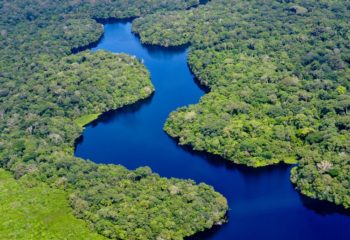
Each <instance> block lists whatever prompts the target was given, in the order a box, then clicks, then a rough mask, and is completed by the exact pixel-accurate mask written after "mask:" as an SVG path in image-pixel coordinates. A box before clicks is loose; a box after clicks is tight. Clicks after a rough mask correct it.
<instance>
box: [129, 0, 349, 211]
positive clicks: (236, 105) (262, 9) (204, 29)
mask: <svg viewBox="0 0 350 240" xmlns="http://www.w3.org/2000/svg"><path fill="white" fill-rule="evenodd" d="M349 19H350V2H349V1H344V0H335V1H326V0H323V1H318V0H303V1H301V0H266V1H258V0H252V1H241V0H237V1H232V0H212V1H210V2H209V3H207V4H206V5H204V6H199V7H198V8H193V9H187V10H178V11H172V12H171V13H166V14H165V13H155V14H152V15H147V16H145V17H141V18H138V19H136V20H135V21H134V24H133V31H134V32H136V33H137V34H139V35H140V37H141V40H142V41H143V42H144V43H148V44H158V45H163V46H178V45H183V44H191V48H190V52H189V65H190V67H191V69H192V71H193V72H194V74H195V75H196V77H197V78H198V79H199V81H200V82H201V83H202V84H204V85H206V86H208V87H209V88H210V92H209V93H208V94H206V95H205V96H204V97H203V98H202V99H201V100H200V102H199V103H198V104H196V105H191V106H187V107H183V108H180V109H178V110H177V111H176V112H173V113H172V114H171V116H170V118H169V119H168V121H167V122H166V124H165V127H164V128H165V130H166V131H167V132H168V133H169V134H170V135H171V136H173V137H176V138H178V139H179V143H180V144H186V145H191V146H192V147H193V148H194V149H195V150H201V151H207V152H210V153H214V154H217V155H221V156H222V157H224V158H226V159H228V160H230V161H233V162H235V163H239V164H245V165H248V166H253V167H261V166H266V165H272V164H278V163H280V162H284V163H296V167H295V168H293V170H292V175H291V179H292V181H293V183H295V185H296V187H297V189H298V190H300V191H301V192H302V193H303V194H305V195H307V196H309V197H312V198H317V199H321V200H327V201H330V202H333V203H335V204H338V205H342V206H344V207H345V208H349V207H350V174H349V173H350V157H349V153H350V132H349V130H350V115H349V110H350V93H349V90H350V68H349V64H350V25H349Z"/></svg>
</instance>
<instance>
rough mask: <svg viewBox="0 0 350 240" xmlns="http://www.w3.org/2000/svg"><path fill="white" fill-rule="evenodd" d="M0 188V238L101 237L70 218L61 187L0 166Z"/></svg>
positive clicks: (71, 216)
mask: <svg viewBox="0 0 350 240" xmlns="http://www.w3.org/2000/svg"><path fill="white" fill-rule="evenodd" d="M0 191H1V195H0V210H1V216H0V220H1V221H0V238H1V239H23V240H35V239H105V238H103V237H102V236H101V235H98V234H97V233H91V230H90V229H89V228H88V226H87V225H86V223H85V222H84V221H83V220H78V219H76V218H75V217H74V215H73V212H72V209H71V208H70V207H69V202H68V201H67V193H66V192H65V191H63V190H59V189H53V188H50V187H49V186H47V184H44V183H41V182H36V183H34V182H33V181H27V180H26V178H22V179H21V180H19V181H16V180H15V179H14V178H13V176H11V174H10V173H9V172H6V171H4V170H2V169H0ZM43 196H45V197H43ZM72 226H74V227H73V228H72Z"/></svg>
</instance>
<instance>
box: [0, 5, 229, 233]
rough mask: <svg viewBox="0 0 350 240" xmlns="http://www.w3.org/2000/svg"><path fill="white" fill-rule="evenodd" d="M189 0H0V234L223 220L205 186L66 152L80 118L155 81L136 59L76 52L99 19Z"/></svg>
mask: <svg viewBox="0 0 350 240" xmlns="http://www.w3.org/2000/svg"><path fill="white" fill-rule="evenodd" d="M198 4H199V2H198V1H196V0H190V1H186V0H185V1H182V0H181V1H180V0H178V1H158V0H154V1H137V0H136V1H65V0H60V1H59V0H54V1H51V0H50V1H49V0H47V1H45V0H40V1H39V0H25V1H23V0H16V1H0V19H1V20H0V46H1V48H0V56H1V57H0V166H1V168H3V169H4V170H1V172H0V181H1V182H0V183H1V184H0V188H1V192H2V193H3V194H1V197H0V203H1V224H0V226H1V227H0V229H1V231H0V238H2V239H66V238H70V239H81V238H84V239H102V238H103V237H107V238H112V239H156V238H157V239H182V238H183V237H185V236H189V235H193V234H194V233H196V232H198V231H202V230H204V229H206V228H210V227H212V226H213V225H214V224H219V223H222V222H223V221H224V218H225V213H226V211H227V203H226V199H225V198H224V197H223V196H222V195H221V194H219V193H217V192H215V191H214V189H213V188H212V187H210V186H208V185H205V184H203V183H202V184H199V185H197V184H196V183H194V182H193V181H191V180H179V179H166V178H162V177H160V176H159V175H157V174H155V173H152V171H151V170H150V169H149V168H147V167H143V168H138V169H136V170H134V171H131V170H127V169H126V168H124V167H122V166H117V165H103V164H95V163H93V162H91V161H88V160H84V159H79V158H75V157H74V155H73V154H74V144H75V140H76V139H77V138H78V137H79V136H80V135H81V133H82V131H83V126H84V125H86V124H87V123H89V122H91V121H92V120H94V119H96V118H97V117H98V116H99V115H100V114H101V113H103V112H106V111H109V110H113V109H117V108H120V107H122V106H125V105H128V104H131V103H134V102H136V101H139V100H141V99H144V98H147V97H149V96H150V95H151V94H152V92H153V91H154V89H153V86H152V84H151V82H150V76H149V73H148V71H147V69H146V68H145V67H144V66H143V64H142V63H141V62H140V60H138V59H136V58H134V57H131V56H127V55H124V54H113V53H108V52H103V51H99V52H90V51H83V52H81V50H83V49H86V48H88V47H90V46H91V45H93V44H94V43H96V42H97V41H98V40H99V39H100V38H101V37H102V34H103V26H102V25H101V24H100V23H98V22H101V21H107V20H110V19H121V18H129V17H138V16H140V15H145V14H148V13H154V12H157V11H161V12H164V11H169V10H179V9H188V8H189V7H191V6H196V5H198ZM73 53H75V54H73ZM5 170H6V171H5ZM73 214H74V216H73ZM28 215H29V216H30V217H29V218H27V216H28ZM24 216H25V217H24ZM77 218H80V219H83V220H84V221H85V222H84V221H82V220H78V219H77ZM19 219H20V221H19ZM97 233H98V234H97Z"/></svg>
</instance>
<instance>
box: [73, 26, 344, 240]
mask: <svg viewBox="0 0 350 240" xmlns="http://www.w3.org/2000/svg"><path fill="white" fill-rule="evenodd" d="M99 49H104V50H108V51H111V52H115V53H120V52H123V53H127V54H130V55H134V56H136V57H137V58H139V59H141V61H143V62H144V64H145V65H146V67H147V68H148V70H149V71H150V73H151V79H152V82H153V84H154V86H155V89H156V92H155V94H154V95H153V96H152V97H151V98H150V99H148V100H145V101H143V102H141V103H137V104H134V105H132V106H128V107H125V108H123V109H121V110H117V111H114V112H111V113H108V114H105V115H103V116H102V117H101V118H100V119H99V120H98V121H95V122H94V123H93V124H90V125H89V126H87V128H86V129H85V131H84V134H83V139H82V141H81V142H80V143H79V144H78V145H77V148H76V156H79V157H83V158H85V159H91V160H93V161H95V162H97V163H114V164H122V165H124V166H125V167H127V168H129V169H135V168H137V167H140V166H150V167H151V168H152V170H153V171H154V172H156V173H158V174H160V175H161V176H164V177H177V178H184V179H188V178H190V179H193V180H195V181H196V182H197V183H199V182H205V183H207V184H210V185H212V186H214V188H215V189H216V190H217V191H219V192H221V193H222V194H223V195H224V196H225V197H226V198H227V200H228V203H229V206H230V211H229V212H228V217H229V222H228V223H227V224H225V225H223V226H220V227H218V228H214V229H212V230H210V231H207V232H205V233H203V234H198V235H197V236H195V237H193V239H220V240H221V239H225V240H226V239H257V238H258V239H287V240H288V239H291V240H292V239H293V240H295V239H317V240H320V239H350V231H349V228H350V217H349V216H347V215H346V214H345V213H344V212H342V211H341V210H339V209H336V208H334V207H332V206H331V205H330V204H323V203H320V202H318V201H312V200H310V199H307V198H304V197H301V196H300V195H299V194H298V193H297V192H296V191H295V190H294V188H293V186H292V184H291V183H290V180H289V171H290V167H287V166H277V167H270V168H264V169H250V168H246V167H238V166H235V165H233V164H230V163H228V162H227V161H224V160H222V159H220V158H217V157H213V156H210V155H208V154H203V153H197V152H193V151H190V150H189V149H187V148H183V147H180V146H177V144H176V141H174V140H173V139H171V138H170V137H169V136H168V135H167V134H166V133H165V132H164V131H163V130H162V128H163V125H164V122H165V120H166V118H167V117H168V115H169V113H170V112H171V111H174V110H175V109H176V108H178V107H182V106H185V105H188V104H194V103H197V102H198V101H199V99H200V97H201V96H202V95H204V91H203V90H202V89H201V88H200V87H199V86H198V85H197V84H196V83H195V81H194V78H193V75H192V74H191V72H190V70H189V68H188V66H187V62H186V58H187V50H186V49H185V48H182V49H181V48H178V49H165V48H160V47H151V46H144V45H142V44H141V43H140V41H139V39H138V38H137V37H136V36H134V35H133V34H132V33H131V24H130V23H129V22H119V23H113V24H106V25H105V35H104V37H103V38H102V40H101V42H100V43H99V44H98V46H97V47H96V48H94V49H93V50H99ZM189 224H190V223H189Z"/></svg>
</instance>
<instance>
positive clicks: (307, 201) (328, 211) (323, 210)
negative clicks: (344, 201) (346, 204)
mask: <svg viewBox="0 0 350 240" xmlns="http://www.w3.org/2000/svg"><path fill="white" fill-rule="evenodd" d="M299 196H300V200H301V202H302V203H303V205H304V206H305V207H306V208H308V209H310V210H312V211H314V212H315V213H317V214H319V215H321V216H327V215H334V214H340V215H344V216H347V217H350V209H344V208H343V207H341V206H337V205H334V204H332V203H330V202H327V201H321V200H317V199H312V198H308V197H306V196H304V195H301V194H300V195H299Z"/></svg>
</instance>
